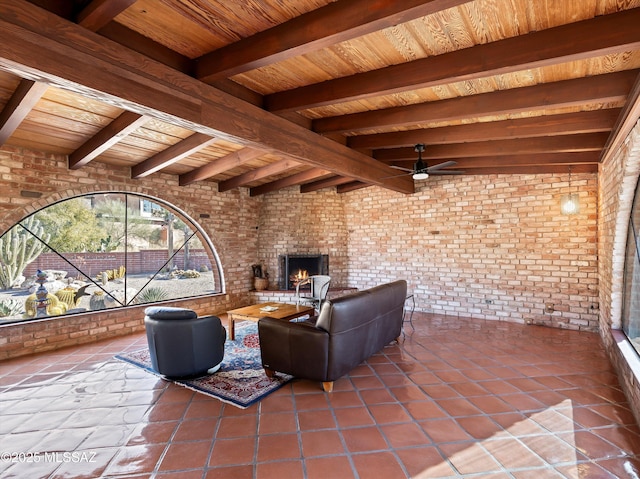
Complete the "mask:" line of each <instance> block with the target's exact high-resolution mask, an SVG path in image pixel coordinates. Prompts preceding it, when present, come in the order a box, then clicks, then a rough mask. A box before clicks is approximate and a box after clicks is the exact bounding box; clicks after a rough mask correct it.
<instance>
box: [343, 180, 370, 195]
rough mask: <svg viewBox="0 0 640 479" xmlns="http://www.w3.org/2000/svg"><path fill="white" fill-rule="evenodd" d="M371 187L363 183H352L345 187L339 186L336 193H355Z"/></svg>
mask: <svg viewBox="0 0 640 479" xmlns="http://www.w3.org/2000/svg"><path fill="white" fill-rule="evenodd" d="M369 186H371V185H370V184H368V183H362V182H361V181H352V182H351V183H347V184H344V185H339V186H338V187H337V188H336V191H337V192H338V193H348V192H349V191H355V190H360V189H362V188H367V187H369Z"/></svg>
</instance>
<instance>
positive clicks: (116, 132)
mask: <svg viewBox="0 0 640 479" xmlns="http://www.w3.org/2000/svg"><path fill="white" fill-rule="evenodd" d="M149 120H150V118H149V117H148V116H144V115H139V114H138V113H133V112H130V111H125V112H123V113H122V114H121V115H120V116H118V118H116V119H115V120H113V121H112V122H111V123H109V124H108V125H107V126H106V127H105V128H103V129H102V130H100V132H99V133H98V134H96V135H94V136H93V137H91V138H90V139H89V140H87V141H86V142H85V143H84V144H83V145H82V146H81V147H80V148H78V149H77V150H76V151H74V152H73V153H71V154H70V155H69V168H70V169H72V170H76V169H78V168H81V167H83V166H85V165H86V164H87V163H89V162H90V161H91V160H93V159H94V158H96V157H97V156H98V155H100V154H101V153H104V152H105V151H107V150H108V149H109V148H111V147H112V146H113V145H115V144H116V143H118V142H120V141H121V140H122V139H123V138H125V137H127V136H128V135H129V134H130V133H131V132H133V131H135V130H137V129H138V128H139V127H141V126H142V125H144V124H145V123H146V122H147V121H149Z"/></svg>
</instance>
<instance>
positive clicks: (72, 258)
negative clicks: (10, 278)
mask: <svg viewBox="0 0 640 479" xmlns="http://www.w3.org/2000/svg"><path fill="white" fill-rule="evenodd" d="M125 256H126V258H127V261H126V267H127V273H128V274H140V273H155V272H157V271H158V270H160V269H161V268H162V267H163V266H164V265H165V263H166V262H167V257H168V253H167V250H160V249H157V250H142V251H129V252H127V253H124V252H119V251H113V252H111V253H68V254H65V255H64V258H65V259H66V260H68V262H67V261H65V259H62V258H61V257H60V256H59V255H57V254H56V253H42V254H41V255H40V256H38V258H36V260H35V261H34V262H33V263H29V265H28V266H27V267H26V268H25V269H24V272H23V276H25V277H27V278H29V277H31V276H35V275H36V273H37V271H38V270H45V269H53V270H57V271H66V273H67V276H69V277H75V276H77V275H78V271H77V270H76V269H75V268H74V267H72V266H71V265H70V264H69V263H71V264H74V265H82V271H83V272H84V273H86V275H87V276H90V277H92V278H94V277H95V276H96V275H97V274H99V273H100V272H102V271H107V270H109V269H113V268H114V267H115V268H117V267H119V266H120V265H123V266H124V265H125ZM184 263H185V255H184V254H177V255H175V256H174V257H173V265H174V266H175V267H176V268H178V269H195V270H196V271H198V270H199V269H200V267H201V266H206V267H207V268H211V262H210V261H209V257H208V256H207V252H206V251H205V250H203V249H191V250H190V251H189V264H188V266H187V267H185V264H184Z"/></svg>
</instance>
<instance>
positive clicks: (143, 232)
mask: <svg viewBox="0 0 640 479" xmlns="http://www.w3.org/2000/svg"><path fill="white" fill-rule="evenodd" d="M210 244H211V243H210V241H208V239H207V238H206V236H205V235H204V233H203V232H202V230H201V229H199V227H198V226H197V225H196V224H194V223H192V222H191V221H190V220H189V219H188V218H186V217H184V216H183V215H182V214H181V213H180V212H179V211H178V210H175V209H173V208H172V207H170V206H169V205H166V204H164V203H160V202H158V201H155V200H153V199H151V198H147V197H143V196H140V195H135V194H124V193H104V194H95V195H88V196H83V197H78V198H72V199H69V200H66V201H61V202H59V203H56V204H53V205H50V206H48V207H46V208H44V209H42V210H40V211H38V212H36V213H34V214H33V215H31V216H29V217H27V218H25V219H24V220H23V221H21V222H20V223H19V224H17V225H16V226H14V227H13V228H12V229H11V230H9V231H8V232H7V233H5V235H3V236H2V237H1V238H0V247H2V249H0V324H2V323H6V322H15V321H24V320H29V319H33V318H35V317H43V316H46V317H48V316H58V315H62V314H72V313H77V312H85V311H96V310H101V309H108V308H119V307H122V306H127V305H132V304H143V303H154V302H158V301H164V300H171V299H179V298H186V297H193V296H200V295H205V294H212V293H219V292H221V291H222V284H221V281H220V278H221V275H220V268H219V265H218V263H217V257H216V255H215V252H214V251H213V250H212V248H211V246H210ZM38 271H42V272H44V274H40V276H39V277H38V275H37V273H38ZM41 287H44V288H45V289H46V296H45V293H42V291H43V290H42V289H41V290H40V296H38V288H41Z"/></svg>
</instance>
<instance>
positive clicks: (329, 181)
mask: <svg viewBox="0 0 640 479" xmlns="http://www.w3.org/2000/svg"><path fill="white" fill-rule="evenodd" d="M352 182H353V178H347V177H345V176H332V177H330V178H326V179H324V180H318V181H313V182H311V183H307V184H306V185H302V186H301V187H300V193H311V192H312V191H317V190H321V189H323V188H330V187H332V186H338V185H344V184H345V183H352Z"/></svg>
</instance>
